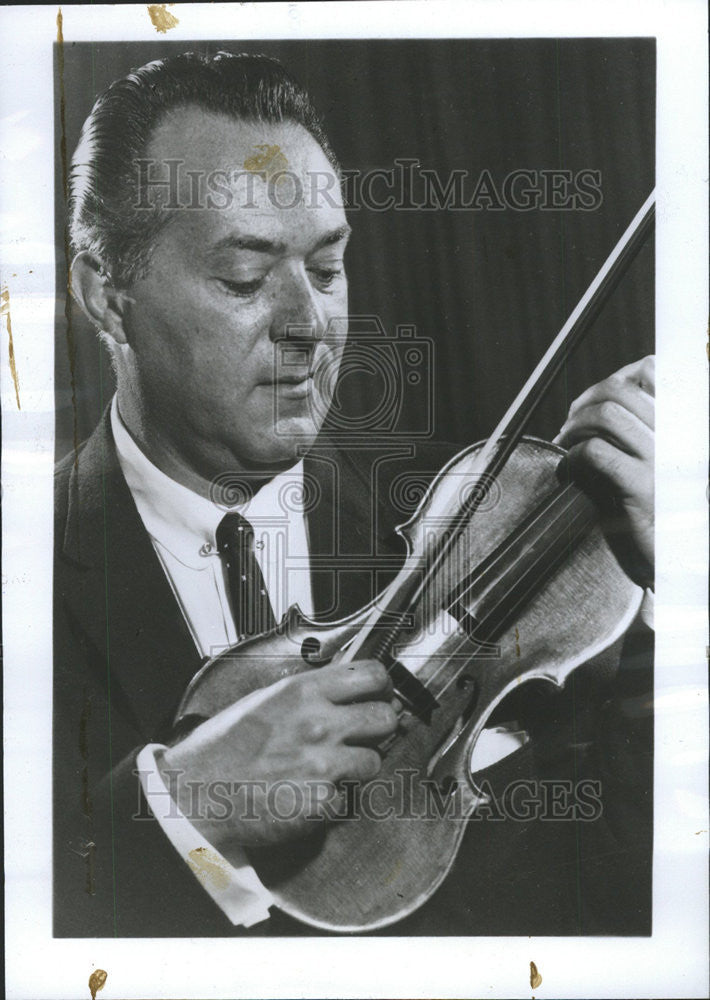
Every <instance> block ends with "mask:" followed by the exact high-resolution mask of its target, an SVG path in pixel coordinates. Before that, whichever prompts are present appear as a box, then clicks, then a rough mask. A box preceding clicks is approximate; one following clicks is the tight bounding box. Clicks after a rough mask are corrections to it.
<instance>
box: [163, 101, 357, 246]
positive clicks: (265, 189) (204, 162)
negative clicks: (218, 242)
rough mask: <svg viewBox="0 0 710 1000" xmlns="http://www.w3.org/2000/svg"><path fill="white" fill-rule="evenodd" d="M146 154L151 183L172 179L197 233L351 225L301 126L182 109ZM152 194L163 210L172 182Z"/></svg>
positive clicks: (326, 167)
mask: <svg viewBox="0 0 710 1000" xmlns="http://www.w3.org/2000/svg"><path fill="white" fill-rule="evenodd" d="M146 156H147V159H148V160H149V161H150V163H151V167H150V169H151V177H152V178H154V179H155V178H163V179H167V178H168V177H172V178H173V179H174V182H175V183H176V185H177V189H178V190H179V203H180V206H181V207H184V206H189V207H190V209H191V211H190V212H189V213H188V214H189V215H190V216H191V217H192V219H191V221H190V223H189V228H191V229H193V228H194V227H195V226H196V225H198V226H203V225H207V226H208V228H211V229H212V228H217V229H220V230H224V229H226V228H229V227H230V226H232V225H235V224H236V225H237V226H239V227H242V226H244V225H248V227H249V228H250V229H255V230H256V231H264V232H268V231H270V230H273V231H274V232H276V231H279V232H281V233H283V232H289V231H291V232H292V233H293V234H294V235H297V234H298V233H299V232H302V231H304V229H305V231H307V232H308V233H312V232H313V231H315V230H327V229H334V228H336V227H338V226H342V225H343V223H344V221H345V214H344V211H343V203H342V195H341V190H340V183H339V181H338V178H337V176H336V174H335V171H334V170H333V167H332V166H331V164H330V163H329V161H328V159H327V157H326V155H325V153H324V152H323V150H322V149H321V147H320V146H319V144H318V143H317V142H316V140H315V139H314V138H313V137H312V136H311V135H310V133H309V132H307V131H306V129H305V128H303V127H302V126H301V125H299V124H297V123H295V122H282V123H278V124H275V125H272V124H269V123H267V122H251V121H244V120H237V119H234V118H230V117H229V116H227V115H223V114H216V113H213V112H210V111H205V110H203V109H201V108H197V107H186V108H180V109H176V110H174V111H172V112H170V113H169V114H168V115H166V116H165V118H164V119H163V121H162V122H161V123H160V124H159V125H158V126H157V128H156V129H155V131H154V133H153V136H152V137H151V140H150V142H149V144H148V148H147V150H146ZM154 190H155V191H156V192H158V197H159V198H160V199H161V200H162V202H163V204H165V202H166V198H167V191H168V186H167V184H166V185H164V186H163V188H160V186H159V185H155V186H154ZM304 235H305V233H304Z"/></svg>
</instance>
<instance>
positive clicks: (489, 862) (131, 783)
mask: <svg viewBox="0 0 710 1000" xmlns="http://www.w3.org/2000/svg"><path fill="white" fill-rule="evenodd" d="M450 454H451V449H450V448H449V449H447V448H445V447H442V448H439V447H436V446H432V445H426V446H425V447H421V448H417V449H416V453H414V454H413V449H412V448H411V447H410V446H407V445H402V446H398V445H396V444H394V445H390V444H388V445H383V446H382V447H381V448H379V449H378V448H369V449H366V448H355V449H348V450H343V449H335V448H333V447H331V446H330V445H329V444H328V443H327V442H324V443H323V444H322V445H321V444H318V445H317V446H316V447H315V448H314V450H313V451H312V452H311V454H310V455H309V456H308V457H307V459H306V466H305V469H306V476H307V477H313V481H314V482H316V483H317V489H316V494H317V502H316V503H315V505H314V507H313V508H312V509H311V510H310V511H309V513H308V528H309V539H310V545H311V560H312V579H313V591H314V599H315V603H316V608H317V610H318V611H319V612H321V613H322V614H324V615H326V616H328V617H332V618H337V617H340V616H341V615H342V614H344V613H346V612H349V611H354V610H356V609H357V608H359V607H361V606H362V605H363V604H365V602H366V601H368V600H369V599H370V598H371V597H372V596H374V595H375V594H376V593H377V592H379V591H380V590H381V589H382V587H383V586H384V584H385V583H386V582H387V580H388V579H389V578H390V577H391V575H392V574H393V573H394V572H396V568H397V566H398V565H399V563H400V561H401V559H402V556H403V551H404V550H403V545H402V543H401V541H400V539H399V538H398V537H397V536H396V534H395V533H394V530H393V529H394V527H395V525H396V524H398V523H401V522H402V521H404V520H406V517H407V514H408V511H407V509H406V503H405V502H403V500H402V498H403V497H404V498H406V497H407V496H409V498H410V499H412V497H413V496H414V495H415V494H416V490H417V484H418V485H419V486H421V484H422V482H424V481H425V480H426V479H428V478H430V477H431V475H433V474H434V473H435V472H436V471H437V470H438V469H439V468H440V467H441V466H442V465H443V463H444V461H445V460H446V459H447V458H448V457H449V456H450ZM407 485H409V486H411V487H412V490H413V492H412V490H408V489H407V488H406V487H407ZM55 510H56V525H55V549H56V551H55V579H54V593H55V637H54V638H55V641H54V834H55V838H54V842H55V856H54V871H55V894H54V903H55V907H54V909H55V935H57V936H61V937H78V936H97V937H99V936H101V937H103V936H114V935H116V936H201V935H203V936H223V935H231V934H256V935H260V934H289V935H295V934H304V933H312V931H310V930H309V929H308V928H305V927H303V926H302V925H300V924H297V923H296V922H295V921H293V920H291V919H290V918H288V917H286V916H285V915H283V914H281V913H279V912H278V911H272V913H273V916H272V918H271V919H270V920H269V921H266V922H264V923H262V924H259V925H257V926H256V927H255V928H252V929H250V930H249V931H245V930H244V929H243V928H233V927H232V925H231V924H230V922H229V921H228V920H227V918H226V917H225V916H224V915H223V914H222V912H221V911H220V910H219V908H218V907H217V906H216V905H215V904H214V903H213V901H212V900H211V899H210V898H209V896H208V895H207V894H206V893H205V891H204V890H203V889H202V888H201V886H200V884H199V883H198V881H197V880H196V879H195V877H194V876H193V874H192V873H191V872H190V871H189V870H188V868H187V866H186V865H185V863H184V862H183V861H182V860H181V858H180V857H179V856H178V855H177V853H176V852H175V851H174V849H173V848H172V846H171V845H170V844H169V843H168V842H167V840H166V838H165V836H164V834H163V833H162V831H161V830H160V828H159V827H158V825H157V823H156V822H155V821H154V820H153V819H152V818H150V816H149V814H148V811H147V810H146V808H145V803H144V802H142V801H141V793H140V791H139V783H138V779H137V777H136V775H135V773H134V768H135V757H136V754H137V752H138V750H139V749H140V748H141V747H142V746H144V745H145V744H146V743H148V742H153V741H157V742H165V741H166V740H168V739H169V738H170V734H171V726H172V720H173V718H174V713H175V710H176V708H177V705H178V703H179V701H180V698H181V696H182V694H183V692H184V689H185V687H186V685H187V683H188V681H189V680H190V678H191V677H192V676H193V674H194V673H195V672H196V671H197V669H198V668H199V667H200V665H201V660H200V656H199V654H198V652H197V650H196V649H195V646H194V643H193V642H192V639H191V637H190V635H189V632H188V630H187V627H186V625H185V622H184V620H183V618H182V615H181V612H180V610H179V608H178V606H177V604H176V602H175V600H174V598H173V595H172V592H171V589H170V585H169V583H168V581H167V579H166V577H165V574H164V572H163V570H162V568H161V566H160V564H159V562H158V559H157V557H156V555H155V552H154V550H153V546H152V544H151V542H150V539H149V537H148V535H147V533H146V532H145V530H144V528H143V526H142V523H141V521H140V518H139V516H138V513H137V510H136V508H135V504H134V503H133V499H132V497H131V495H130V492H129V490H128V487H127V485H126V483H125V480H124V478H123V475H122V473H121V471H120V467H119V465H118V461H117V457H116V452H115V446H114V443H113V438H112V435H111V431H110V422H109V420H108V414H106V415H105V416H104V419H103V420H102V422H101V424H100V425H99V427H98V428H97V430H96V431H95V432H94V434H93V435H92V437H91V438H90V439H89V441H88V442H87V443H86V444H85V446H83V448H82V449H80V451H79V453H78V455H77V456H76V459H75V456H74V455H73V454H72V455H70V456H68V458H67V459H66V460H65V461H64V462H62V463H61V464H60V465H59V466H58V469H57V474H56V500H55ZM349 557H350V558H349ZM349 564H352V568H349ZM649 648H650V647H649V641H648V636H647V635H645V634H644V633H643V630H636V631H635V632H634V633H633V635H630V637H629V640H628V641H627V644H626V649H625V655H624V657H623V658H622V667H621V669H620V670H619V671H618V673H617V675H616V679H615V680H614V681H613V683H612V682H610V681H608V680H605V681H600V680H599V679H598V676H596V675H597V674H599V672H598V671H597V672H596V674H595V671H594V670H593V669H589V670H585V669H582V670H581V671H577V672H576V673H575V675H574V678H573V680H572V682H571V683H569V684H568V685H567V689H566V690H565V692H564V694H562V695H559V696H558V695H555V696H550V695H547V694H546V695H541V694H532V693H530V694H528V695H526V697H525V699H524V701H523V702H522V703H521V704H518V705H517V706H515V707H514V711H515V713H516V717H518V716H523V717H524V719H525V723H526V725H527V726H528V727H529V728H530V730H531V731H532V733H533V735H534V737H535V738H534V740H533V741H532V742H531V743H530V744H529V745H528V746H527V747H525V748H524V749H522V750H521V751H518V752H517V753H515V754H513V755H512V756H511V757H510V758H508V759H507V760H506V761H504V762H502V763H501V764H499V765H496V766H495V767H493V768H491V769H489V772H488V778H489V779H490V781H491V787H492V788H500V789H503V788H505V787H506V786H507V785H508V784H509V783H510V781H512V780H514V779H518V778H523V779H533V778H534V779H535V780H540V779H545V780H559V781H562V780H568V781H572V780H576V781H578V780H580V778H582V777H585V776H587V777H591V778H593V779H595V780H599V781H601V783H602V789H603V792H602V796H603V815H602V817H601V819H597V820H596V821H594V822H591V823H580V822H570V821H569V820H554V819H552V820H551V819H548V820H546V821H544V820H528V821H520V822H515V821H510V820H505V821H501V820H500V819H499V818H496V817H495V816H493V817H492V818H488V819H484V820H482V821H475V822H471V823H469V829H468V832H467V834H466V836H465V838H464V843H463V846H462V849H461V851H460V853H459V857H458V859H457V861H456V863H455V866H454V869H453V870H452V873H451V874H450V875H449V877H448V878H447V880H446V881H445V883H444V885H443V886H442V887H441V888H440V889H439V890H438V891H437V892H436V893H435V895H434V896H433V898H432V899H431V900H430V901H429V902H428V903H427V904H426V905H425V906H424V907H422V908H421V909H420V910H419V911H418V912H417V913H415V914H413V915H412V916H410V917H409V918H407V919H406V920H404V921H403V922H400V923H399V924H396V925H395V926H394V927H393V928H390V929H389V930H386V931H383V932H381V933H393V934H431V933H442V934H581V933H586V934H592V933H596V934H598V933H606V934H610V933H616V934H648V933H650V899H651V897H650V870H651V831H652V811H651V788H652V715H651V709H650V705H651V697H650V693H649V692H650V691H651V672H650V655H649ZM511 711H512V710H511ZM136 815H140V816H142V818H141V819H136V818H135V817H136Z"/></svg>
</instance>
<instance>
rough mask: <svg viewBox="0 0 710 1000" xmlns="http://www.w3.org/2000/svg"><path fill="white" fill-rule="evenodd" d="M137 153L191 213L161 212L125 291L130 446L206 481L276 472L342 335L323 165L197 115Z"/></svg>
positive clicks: (310, 427)
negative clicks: (151, 450) (137, 426)
mask: <svg viewBox="0 0 710 1000" xmlns="http://www.w3.org/2000/svg"><path fill="white" fill-rule="evenodd" d="M274 147H276V149H274ZM147 157H148V158H149V159H151V160H153V161H154V162H155V164H156V166H154V167H151V177H155V176H161V177H167V169H168V168H167V167H166V166H165V165H164V164H165V162H166V161H168V160H179V161H180V174H179V177H180V179H181V182H180V204H181V205H183V206H189V205H191V204H193V205H194V204H195V202H197V205H198V207H185V208H181V209H179V210H174V209H170V210H169V215H170V219H169V221H168V222H167V224H166V225H165V226H164V228H163V229H162V230H161V233H160V235H159V236H158V239H157V242H156V245H155V248H154V252H153V253H152V255H151V258H150V263H149V266H148V269H147V273H146V274H145V275H144V276H142V277H140V278H139V279H137V280H136V281H135V282H134V283H133V284H132V285H131V287H130V288H129V289H128V293H129V296H130V300H129V305H128V308H127V311H126V314H125V317H124V328H125V333H126V336H127V338H128V342H129V344H130V347H131V351H132V354H130V357H131V359H132V362H133V364H132V369H133V376H132V378H131V380H130V392H131V393H132V394H134V395H135V400H134V402H135V404H136V405H137V406H138V407H140V413H141V424H142V429H143V434H144V437H145V439H146V440H147V442H148V443H149V444H150V443H151V442H152V443H155V442H156V441H157V442H159V443H160V446H161V448H162V449H163V450H164V449H165V448H166V447H167V448H168V449H170V450H172V451H173V453H174V454H176V455H177V456H179V457H180V459H181V460H182V461H185V462H187V463H189V464H190V466H191V467H192V468H193V469H194V470H195V471H196V472H198V473H199V474H200V475H201V476H203V477H205V478H208V479H209V478H211V477H213V476H215V475H217V474H220V473H224V472H229V471H233V470H235V469H237V470H238V469H240V468H250V467H255V466H257V467H258V466H260V465H264V466H270V465H271V466H278V465H282V464H287V463H290V462H292V461H293V460H295V458H296V457H297V455H298V449H299V448H304V447H305V448H307V447H308V446H309V445H310V444H311V443H312V442H313V439H314V438H315V436H316V434H317V433H318V430H319V428H320V425H321V423H322V420H323V417H324V416H325V413H326V411H327V408H328V405H329V403H330V398H331V396H332V391H333V387H334V381H335V378H334V376H335V374H336V373H337V367H338V364H339V361H340V355H341V353H342V349H343V346H344V339H345V335H346V333H347V320H346V317H347V282H346V278H345V272H344V268H343V254H344V252H345V245H346V242H347V234H348V227H347V225H346V221H345V213H344V211H343V207H342V202H341V200H340V190H339V184H338V183H337V181H336V178H335V176H334V172H333V169H332V167H331V166H330V164H329V163H328V161H327V159H326V157H325V155H324V153H323V151H322V150H321V148H320V147H319V145H318V144H317V143H316V142H315V140H314V139H313V138H312V137H311V136H310V135H309V134H308V132H306V130H305V129H303V128H302V127H301V126H299V125H295V124H291V123H288V124H282V125H277V126H271V125H261V124H255V123H247V122H242V121H235V120H233V119H230V118H229V117H227V116H223V115H216V114H211V113H209V112H205V111H202V110H200V109H198V108H186V109H182V110H179V111H175V112H173V113H172V114H171V115H169V116H166V118H165V120H164V121H163V122H162V123H161V125H160V126H159V127H158V128H157V129H156V131H155V134H154V136H153V138H152V140H151V142H150V144H149V147H148V150H147ZM245 165H246V166H245ZM276 170H282V171H288V172H289V173H287V174H285V175H283V176H282V177H281V178H280V179H279V178H278V177H276V178H275V177H274V171H276ZM190 171H197V172H199V174H198V175H196V176H200V177H201V178H202V180H201V184H200V192H201V193H200V194H199V195H198V196H197V197H196V196H195V188H194V184H195V181H194V176H193V175H191V174H190V173H189V172H190ZM216 171H225V173H224V174H221V173H219V174H217V173H215V172H216ZM235 171H236V172H237V174H238V177H237V178H236V180H229V181H228V180H227V178H231V177H232V175H233V174H234V172H235ZM260 172H265V176H264V173H261V175H260ZM208 175H210V176H211V177H212V178H215V179H216V180H215V182H214V183H215V189H213V190H212V191H210V189H209V187H208V186H207V185H206V182H205V178H206V177H207V176H208ZM292 175H295V176H296V177H297V178H298V179H299V182H300V184H299V183H298V182H296V181H294V179H293V176H292ZM191 184H192V185H193V186H192V187H191ZM227 189H228V190H227ZM315 189H317V192H320V193H314V190H315ZM326 191H327V194H326ZM210 194H211V197H212V205H213V207H208V206H207V205H206V204H205V198H206V196H208V195H210ZM301 194H302V195H303V197H300V195H301ZM164 198H165V196H164ZM294 328H296V331H295V332H296V334H297V335H298V336H300V340H297V341H296V342H294V340H293V337H294ZM287 335H289V336H290V340H287V341H284V338H286V337H287ZM314 371H315V373H316V375H315V378H314V377H309V373H311V376H312V373H313V372H314ZM121 391H123V390H121ZM120 398H121V397H119V401H120Z"/></svg>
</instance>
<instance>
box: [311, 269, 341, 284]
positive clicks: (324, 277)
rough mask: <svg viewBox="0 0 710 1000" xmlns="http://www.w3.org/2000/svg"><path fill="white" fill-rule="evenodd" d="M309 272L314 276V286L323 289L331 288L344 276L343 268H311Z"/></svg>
mask: <svg viewBox="0 0 710 1000" xmlns="http://www.w3.org/2000/svg"><path fill="white" fill-rule="evenodd" d="M308 271H309V273H310V274H311V275H312V276H313V280H314V284H316V285H318V287H319V288H322V289H327V288H330V287H331V285H333V284H334V283H335V282H336V280H337V279H338V278H340V277H342V274H343V269H342V267H309V269H308Z"/></svg>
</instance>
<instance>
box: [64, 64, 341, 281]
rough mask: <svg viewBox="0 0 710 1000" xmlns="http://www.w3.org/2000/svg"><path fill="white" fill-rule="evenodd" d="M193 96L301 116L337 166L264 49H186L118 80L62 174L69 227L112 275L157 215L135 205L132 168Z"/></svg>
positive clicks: (145, 238) (268, 116)
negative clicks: (168, 120) (171, 116)
mask: <svg viewBox="0 0 710 1000" xmlns="http://www.w3.org/2000/svg"><path fill="white" fill-rule="evenodd" d="M191 106H197V107H200V108H204V109H205V110H206V111H211V112H217V113H220V114H225V115H228V116H230V117H231V118H234V119H237V120H241V121H248V122H263V123H266V124H271V125H278V124H281V123H282V122H295V123H297V124H299V125H302V126H303V128H305V129H306V130H307V131H308V132H309V133H310V134H311V135H312V136H313V138H314V139H315V140H316V142H317V143H318V144H319V145H320V146H321V148H322V149H323V152H324V153H325V155H326V157H327V158H328V160H329V162H330V163H331V165H332V166H333V168H334V170H335V172H336V173H339V166H338V162H337V159H336V157H335V154H334V153H333V150H332V149H331V147H330V144H329V142H328V139H327V137H326V135H325V132H324V131H323V127H322V125H321V122H320V119H319V117H318V114H317V113H316V110H315V108H314V107H313V105H312V103H311V100H310V98H309V96H308V94H307V93H306V91H305V90H304V89H303V88H302V87H301V86H300V85H299V84H298V83H297V82H296V80H294V78H293V77H292V76H291V75H290V74H289V73H288V72H287V71H286V70H285V69H284V67H283V66H282V65H281V63H279V62H278V61H277V60H276V59H272V58H270V57H269V56H264V55H248V54H244V53H240V54H237V53H233V52H218V53H216V54H215V55H201V54H199V53H195V52H184V53H182V54H181V55H177V56H172V57H169V58H167V59H160V60H157V61H155V62H150V63H147V64H146V65H145V66H141V68H140V69H137V70H134V71H133V72H131V73H129V74H128V75H127V76H125V77H122V78H121V79H119V80H116V81H115V82H114V83H112V84H111V86H110V87H109V88H108V89H107V90H106V91H104V93H103V94H102V95H101V96H100V97H99V98H98V100H97V101H96V103H95V104H94V107H93V109H92V111H91V114H90V115H89V117H88V118H87V120H86V122H85V123H84V127H83V129H82V132H81V137H80V139H79V144H78V146H77V148H76V152H75V154H74V157H73V160H72V169H71V175H70V203H69V236H70V240H71V244H72V249H73V250H74V252H75V253H78V252H79V251H81V250H89V251H91V252H92V253H94V254H96V255H97V256H98V257H99V258H100V259H101V261H102V262H103V264H104V266H105V267H106V268H107V269H108V271H109V273H110V275H111V277H112V279H113V281H114V282H115V283H116V284H117V285H127V284H130V282H131V281H132V280H133V279H134V278H135V277H136V275H137V274H138V273H139V272H140V271H141V270H142V269H143V268H145V266H146V264H147V262H148V258H149V255H150V250H151V247H152V245H153V242H154V240H155V238H156V236H157V234H158V232H159V231H160V229H161V227H162V226H163V225H164V223H165V220H166V213H165V212H163V211H161V210H160V208H159V207H155V208H151V209H136V208H135V207H134V206H135V204H136V199H137V186H138V168H137V164H136V161H137V160H139V159H144V158H145V156H146V149H147V146H148V143H149V142H150V139H151V137H152V135H153V132H154V131H155V129H156V127H157V126H158V125H159V124H160V123H161V121H162V120H163V118H164V116H165V115H166V114H167V113H168V112H169V111H172V110H174V109H177V108H184V107H191Z"/></svg>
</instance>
